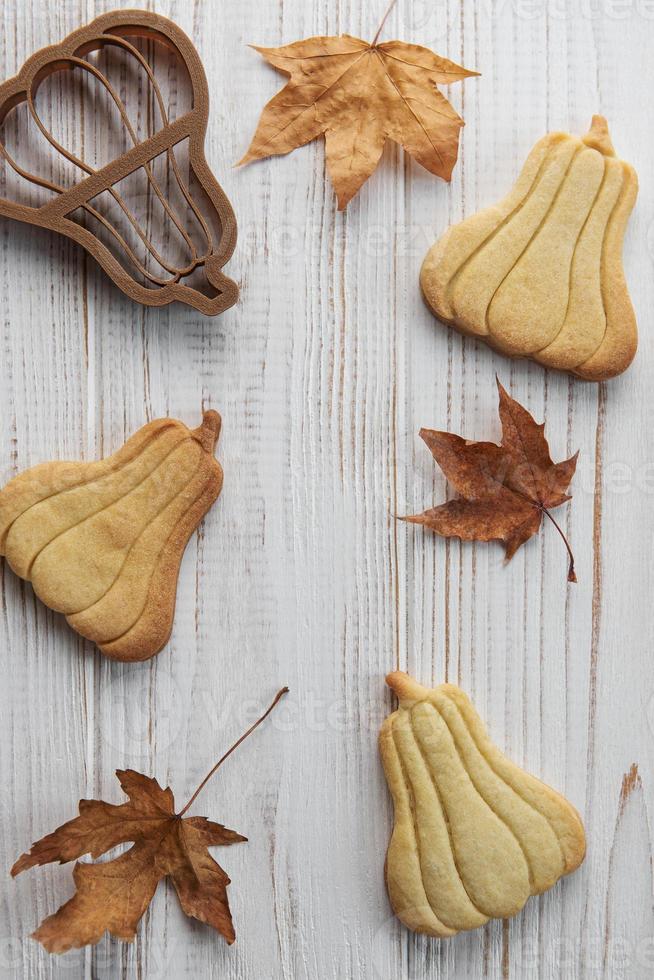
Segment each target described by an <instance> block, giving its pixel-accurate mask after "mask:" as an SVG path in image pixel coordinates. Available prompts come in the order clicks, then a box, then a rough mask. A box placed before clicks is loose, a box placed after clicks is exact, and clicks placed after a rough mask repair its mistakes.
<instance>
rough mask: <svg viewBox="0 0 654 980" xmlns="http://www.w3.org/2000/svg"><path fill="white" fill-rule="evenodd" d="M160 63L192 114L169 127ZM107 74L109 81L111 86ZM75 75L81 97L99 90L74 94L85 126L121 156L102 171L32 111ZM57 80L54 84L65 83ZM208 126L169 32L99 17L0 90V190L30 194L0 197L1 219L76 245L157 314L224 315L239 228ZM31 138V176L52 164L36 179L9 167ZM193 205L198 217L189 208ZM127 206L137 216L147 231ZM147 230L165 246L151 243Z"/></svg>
mask: <svg viewBox="0 0 654 980" xmlns="http://www.w3.org/2000/svg"><path fill="white" fill-rule="evenodd" d="M162 46H163V48H165V49H166V50H165V51H164V50H163V48H162ZM157 51H158V52H159V54H158V55H157V54H156V52H157ZM162 52H163V54H162ZM162 57H163V58H165V59H167V65H166V72H165V75H166V78H165V80H164V81H165V82H166V83H170V78H171V77H173V78H174V79H175V80H177V79H178V78H179V77H181V76H183V77H184V80H185V81H186V84H187V87H188V89H189V96H190V108H189V109H188V111H183V112H182V113H181V114H179V115H177V116H176V118H174V119H171V118H170V116H171V112H170V108H171V101H172V102H173V103H175V104H176V103H177V102H178V101H180V100H179V99H178V94H177V89H176V85H175V86H173V87H172V91H173V98H172V100H171V99H170V98H169V100H168V106H167V105H166V100H165V99H164V96H163V93H162V85H161V84H160V81H161V80H160V79H158V78H157V64H158V63H159V64H160V63H161V59H162ZM112 58H113V59H114V63H113V66H112V64H111V61H112ZM171 60H172V62H173V65H172V67H171V64H170V62H171ZM153 66H154V67H153ZM112 67H113V70H114V71H115V73H116V78H115V79H113V78H110V77H109V76H110V75H111V70H110V69H111V68H112ZM75 69H77V72H74V70H75ZM80 72H81V73H82V74H81V76H80V78H81V83H82V85H83V86H84V85H86V86H87V88H93V87H96V86H99V88H98V87H96V88H95V91H94V92H92V94H91V96H89V95H88V94H86V95H84V93H82V94H81V96H80V103H79V105H80V109H81V112H82V114H84V112H86V113H87V114H88V112H89V106H91V107H92V108H93V110H94V113H95V115H94V116H93V117H92V119H93V125H95V127H96V130H97V131H98V132H100V134H101V138H104V134H111V138H112V139H118V142H120V143H121V147H122V149H123V152H121V153H120V154H119V155H118V156H116V157H114V158H112V159H110V161H109V162H108V163H106V164H104V165H102V166H94V165H91V163H90V162H89V161H88V159H86V158H85V157H84V155H83V154H82V153H81V152H72V151H71V149H70V147H69V146H66V145H64V140H63V138H62V139H58V138H57V137H56V136H55V135H54V134H53V132H52V131H51V130H52V128H53V127H52V125H50V126H49V125H47V124H46V122H45V121H44V120H43V117H42V113H41V112H40V111H39V110H37V106H36V96H37V91H38V90H39V88H40V87H41V86H42V85H43V83H44V82H46V80H51V81H50V82H49V84H53V83H52V76H54V75H55V73H68V74H70V75H71V76H72V75H73V74H75V75H79V74H80ZM162 74H163V73H162ZM58 79H59V81H58V83H57V84H60V85H61V84H62V80H63V75H60V76H58ZM130 84H131V85H132V86H134V87H135V89H136V90H137V97H138V98H139V99H140V100H141V105H140V107H139V109H138V112H137V114H136V121H135V119H134V117H133V115H132V114H130V113H129V112H128V109H127V90H128V89H129V87H130ZM144 94H145V98H143V95H144ZM85 99H86V103H85ZM50 103H51V105H54V106H55V110H54V115H55V116H56V115H57V112H60V111H61V99H59V100H58V99H57V98H55V99H52V98H51V99H50ZM143 103H145V104H144V105H143ZM103 106H104V111H105V112H106V113H107V119H106V123H105V120H104V118H103V117H102V115H101V111H102V109H103ZM173 108H176V105H174V106H173ZM19 110H20V111H21V112H23V113H24V112H25V111H26V112H27V125H28V127H29V128H30V134H28V133H26V131H25V129H24V128H21V125H20V123H21V121H20V120H18V119H17V118H16V113H17V112H18V111H19ZM208 115H209V89H208V85H207V79H206V75H205V73H204V69H203V67H202V62H201V61H200V57H199V55H198V53H197V51H196V49H195V47H194V46H193V44H192V43H191V41H190V40H189V38H188V37H187V36H186V34H185V33H184V32H183V31H182V30H181V29H180V28H179V27H178V26H177V25H176V24H174V23H173V22H172V21H170V20H168V19H167V18H165V17H161V16H159V15H158V14H153V13H150V12H148V11H145V10H118V11H112V12H111V13H108V14H103V15H102V16H100V17H97V18H96V19H95V20H93V21H92V22H91V23H90V24H87V25H86V26H85V27H82V28H80V29H79V30H77V31H74V32H73V33H72V34H69V35H68V37H66V38H65V39H64V40H63V41H61V43H59V44H55V45H52V46H51V47H47V48H43V49H42V50H40V51H37V52H36V54H34V55H32V56H31V57H30V58H29V59H28V60H27V61H26V62H25V64H24V65H23V67H22V68H21V70H20V71H19V73H18V74H17V75H16V76H15V77H14V78H11V79H9V80H8V81H6V82H5V83H4V84H2V85H1V86H0V162H3V161H4V169H5V174H4V177H3V180H2V183H0V188H2V186H3V185H4V188H5V189H6V188H7V187H8V184H9V179H8V175H9V178H10V179H11V181H13V182H14V183H16V181H18V183H19V184H20V182H21V181H22V182H27V183H28V185H29V188H26V189H24V190H23V191H21V193H20V194H19V195H18V196H19V197H24V196H25V193H26V194H27V196H28V202H27V203H26V201H25V200H18V201H14V200H9V199H7V198H6V197H2V198H0V215H3V216H5V217H9V218H14V219H16V220H18V221H24V222H27V223H28V224H31V225H38V226H40V227H42V228H47V229H50V230H52V231H57V232H60V233H61V234H62V235H66V236H67V237H68V238H71V239H73V240H74V241H76V242H79V244H81V245H82V246H83V247H84V248H85V249H86V251H87V252H89V254H90V255H92V256H93V258H95V259H96V260H97V261H98V262H99V263H100V265H101V266H102V268H103V269H104V270H105V272H106V273H107V274H108V275H109V276H110V278H111V279H112V280H113V281H114V283H115V284H116V285H117V286H118V287H119V288H120V289H122V291H123V292H124V293H126V294H127V295H128V296H130V297H131V298H132V299H134V300H136V301H137V302H139V303H143V304H145V305H147V306H165V305H166V304H168V303H172V302H173V301H175V300H178V301H180V302H182V303H186V304H187V305H189V306H192V307H194V308H195V309H196V310H199V311H200V312H202V313H205V314H208V315H215V314H217V313H221V312H222V311H223V310H226V309H228V308H229V307H230V306H233V304H234V303H235V302H236V300H237V298H238V287H237V285H236V283H235V282H233V281H232V280H231V279H228V278H227V277H226V276H225V275H223V273H222V271H221V270H222V267H223V266H224V265H225V263H226V262H227V261H228V259H229V258H230V256H231V254H232V252H233V251H234V246H235V244H236V219H235V216H234V212H233V210H232V206H231V204H230V203H229V200H228V199H227V197H226V195H225V193H224V191H223V190H222V188H221V187H220V184H219V183H218V181H217V180H216V178H215V177H214V176H213V174H212V172H211V170H210V169H209V166H208V164H207V161H206V159H205V155H204V140H205V134H206V129H207V121H208ZM8 123H9V124H10V127H13V132H14V135H15V144H16V146H17V147H18V151H16V150H14V149H13V145H12V150H11V152H10V150H9V149H8V147H7V141H6V138H5V136H6V132H5V130H6V126H7V124H8ZM116 123H117V124H118V129H116ZM34 127H36V128H34ZM121 127H122V129H121ZM73 129H74V130H75V133H76V134H77V136H79V133H80V131H81V134H82V137H81V143H82V147H83V142H84V140H83V136H84V129H83V126H82V127H81V128H80V127H77V128H75V127H69V132H70V131H72V130H73ZM118 130H120V132H118ZM34 138H35V139H36V140H37V141H38V143H39V144H40V147H41V150H43V149H45V145H46V144H47V146H49V150H48V153H47V154H45V155H44V154H43V153H42V152H40V153H39V158H38V164H39V168H40V169H43V167H44V158H47V157H48V156H50V157H52V156H53V151H54V156H55V157H56V160H50V161H49V162H48V163H47V164H45V168H46V170H48V168H49V170H48V173H47V174H43V173H41V174H38V173H35V172H33V169H34V168H33V167H32V166H30V169H27V168H26V166H23V165H22V163H23V161H22V157H21V162H20V163H19V162H18V160H17V159H16V156H17V155H20V153H21V152H22V153H24V152H25V148H26V147H29V146H30V145H31V140H32V139H34ZM106 138H107V139H109V136H107V137H106ZM43 140H45V143H44V142H43ZM78 142H80V140H79V139H78ZM182 145H183V146H184V149H185V156H184V159H183V160H182V159H181V156H182V151H181V147H182ZM57 155H59V156H58V157H57ZM62 170H63V171H65V178H66V179H64V180H62V179H59V180H57V181H55V180H54V179H53V175H54V174H55V171H56V172H57V175H59V173H60V172H61V171H62ZM10 171H11V172H13V173H10ZM137 175H138V176H137ZM130 182H131V183H130ZM139 183H140V185H142V187H141V190H140V191H139V193H138V194H135V190H134V185H137V184H139ZM143 186H144V187H145V190H143ZM23 188H25V184H24V183H23ZM130 193H131V199H130ZM44 196H45V200H43V197H44ZM35 197H38V198H39V202H38V203H37V204H34V203H33V199H34V198H35ZM198 197H199V198H201V200H202V201H203V203H204V207H201V206H200V205H199V204H198V200H197V198H198ZM130 201H135V202H136V204H138V205H145V209H146V216H145V220H142V219H140V217H139V215H137V214H136V213H135V210H134V208H133V206H132V204H131V203H130ZM155 224H156V225H157V228H158V230H159V231H160V237H161V240H162V243H163V245H159V244H157V242H156V237H157V236H156V235H155V234H154V233H153V227H154V225H155ZM163 246H171V247H172V250H173V251H174V252H175V255H174V257H173V258H171V257H169V256H168V255H166V254H164V252H165V251H166V250H165V248H164V247H163ZM169 250H170V249H169ZM139 253H140V254H139ZM202 270H203V271H204V276H202V275H201V273H202ZM198 279H201V280H202V281H201V282H198Z"/></svg>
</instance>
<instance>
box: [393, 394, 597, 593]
mask: <svg viewBox="0 0 654 980" xmlns="http://www.w3.org/2000/svg"><path fill="white" fill-rule="evenodd" d="M497 387H498V389H499V393H500V406H499V414H500V421H501V423H502V442H501V445H499V446H497V445H495V443H494V442H468V441H467V440H466V439H462V438H461V437H460V436H456V435H453V434H452V433H449V432H435V431H434V430H432V429H421V430H420V435H421V437H422V438H423V439H424V441H425V442H426V443H427V445H428V447H429V449H430V450H431V453H432V455H433V457H434V459H435V460H436V462H437V463H438V465H439V466H440V468H441V469H442V471H443V473H444V474H445V476H446V477H447V479H448V481H449V482H450V483H451V484H452V486H453V487H454V489H455V490H456V491H457V493H458V494H459V497H457V498H456V499H454V500H450V501H448V502H447V503H445V504H441V505H440V507H432V508H431V510H426V511H425V512H424V514H416V515H414V516H412V517H405V518H402V519H403V520H405V521H409V522H411V523H412V524H423V525H424V526H425V527H428V528H429V529H430V530H432V531H435V532H436V534H441V535H443V536H444V537H456V538H463V539H465V540H475V541H492V540H498V541H502V542H503V544H504V546H505V549H506V557H507V560H509V559H510V558H512V557H513V555H514V554H515V553H516V551H517V550H518V548H519V547H520V545H522V544H524V543H525V541H528V540H529V538H530V537H531V536H532V535H534V534H535V533H536V531H537V530H538V529H539V527H540V525H541V521H542V518H543V514H545V515H546V516H547V517H548V518H549V519H550V521H551V522H552V524H554V526H555V527H556V529H557V531H558V532H559V534H560V535H561V537H562V538H563V541H564V542H565V546H566V548H567V550H568V556H569V566H568V581H570V582H576V581H577V579H576V576H575V570H574V557H573V555H572V551H571V549H570V545H569V544H568V541H567V539H566V537H565V535H564V533H563V531H562V530H561V528H560V527H559V525H558V524H557V522H556V521H555V520H554V518H553V517H552V515H551V514H550V509H551V508H553V507H558V506H560V505H561V504H563V503H565V502H566V501H567V500H570V495H569V494H568V493H567V489H568V486H569V485H570V481H571V480H572V477H573V475H574V472H575V468H576V466H577V456H578V453H575V455H574V456H572V457H571V458H570V459H567V460H566V461H565V462H564V463H554V462H552V458H551V456H550V451H549V446H548V444H547V440H546V438H545V435H544V429H545V425H544V424H543V425H537V424H536V422H535V421H534V419H533V418H532V416H531V415H530V414H529V412H528V411H527V410H526V409H525V408H523V407H522V405H520V404H519V403H518V402H517V401H515V399H513V398H511V396H510V395H509V394H508V393H507V392H506V391H505V389H504V388H503V387H502V385H501V384H500V382H499V381H498V382H497Z"/></svg>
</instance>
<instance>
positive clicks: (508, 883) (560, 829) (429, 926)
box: [380, 672, 585, 937]
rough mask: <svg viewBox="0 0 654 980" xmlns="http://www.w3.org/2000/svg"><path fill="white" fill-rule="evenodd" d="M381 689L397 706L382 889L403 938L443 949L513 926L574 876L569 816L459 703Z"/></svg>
mask: <svg viewBox="0 0 654 980" xmlns="http://www.w3.org/2000/svg"><path fill="white" fill-rule="evenodd" d="M386 680H387V683H388V684H389V685H390V687H391V688H392V689H393V691H394V692H395V693H396V694H397V696H398V698H399V699H400V707H399V709H398V710H397V711H395V712H394V713H393V714H392V715H390V716H389V717H388V718H387V719H386V721H385V722H384V724H383V726H382V730H381V735H380V749H381V755H382V761H383V764H384V770H385V772H386V779H387V781H388V785H389V788H390V790H391V793H392V795H393V803H394V808H395V825H394V827H393V834H392V837H391V841H390V844H389V847H388V853H387V856H386V884H387V887H388V894H389V898H390V901H391V905H392V906H393V910H394V912H395V914H396V915H397V916H398V918H399V919H401V920H402V922H403V923H404V924H405V925H406V926H408V927H409V928H410V929H414V930H415V931H416V932H424V933H427V934H428V935H430V936H438V937H446V936H453V935H455V934H456V933H457V932H460V931H461V930H463V929H474V928H476V927H477V926H481V925H484V923H485V922H487V921H488V920H489V919H491V918H506V917H507V916H512V915H516V913H518V912H519V911H520V909H521V908H522V907H523V905H524V904H525V902H526V901H527V899H528V898H529V896H530V895H538V894H540V893H541V892H543V891H545V890H546V889H548V888H551V887H552V885H554V884H555V882H556V881H558V879H559V878H560V877H561V876H562V875H566V874H569V873H570V872H571V871H574V870H575V868H577V867H579V865H580V864H581V862H582V861H583V858H584V853H585V837H584V829H583V826H582V823H581V820H580V819H579V815H578V814H577V811H576V810H575V809H574V807H572V806H571V805H570V804H569V803H568V802H567V800H565V799H564V798H563V797H562V796H559V794H558V793H556V792H554V790H552V789H550V788H549V786H546V785H545V784H544V783H541V782H540V781H539V780H538V779H535V778H534V777H533V776H530V775H529V774H528V773H526V772H524V771H523V770H522V769H520V768H519V767H518V766H516V765H515V764H514V763H512V762H510V761H509V760H508V759H507V758H506V757H505V756H504V755H502V753H501V752H500V751H499V750H498V749H497V748H496V747H495V745H493V743H492V742H491V740H490V739H489V737H488V735H487V733H486V730H485V728H484V726H483V724H482V722H481V720H480V718H479V716H478V714H477V712H476V711H475V709H474V708H473V706H472V704H471V703H470V701H469V700H468V698H467V697H466V695H465V694H464V693H463V691H461V690H460V689H459V688H458V687H454V686H452V685H451V684H441V685H440V687H436V688H434V689H432V690H428V689H427V688H424V687H422V686H421V685H420V684H418V683H417V682H416V681H414V680H412V679H411V678H410V677H409V676H408V675H407V674H404V673H401V672H397V673H394V674H389V676H388V677H387V679H386Z"/></svg>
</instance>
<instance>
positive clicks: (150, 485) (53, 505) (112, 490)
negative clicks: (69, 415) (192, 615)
mask: <svg viewBox="0 0 654 980" xmlns="http://www.w3.org/2000/svg"><path fill="white" fill-rule="evenodd" d="M219 432H220V416H219V415H218V413H217V412H213V411H209V412H206V413H205V415H204V421H203V423H202V425H201V426H200V428H199V429H194V430H190V429H188V428H187V427H186V426H185V425H184V424H183V423H182V422H177V421H175V420H174V419H159V420H157V421H155V422H150V423H149V424H148V425H146V426H144V427H143V428H142V429H140V430H139V431H138V432H137V433H136V435H134V436H132V438H131V439H130V440H129V441H128V442H127V443H125V445H124V446H123V448H122V449H120V450H119V451H118V452H117V453H115V455H113V456H110V457H109V458H108V459H104V460H101V461H99V462H96V463H45V464H43V465H41V466H36V467H34V468H33V469H31V470H27V471H26V472H25V473H21V474H20V475H19V476H17V477H16V478H15V479H13V480H12V481H11V482H10V483H8V484H7V486H6V487H5V488H4V489H3V490H2V491H1V492H0V554H2V555H4V556H5V557H6V559H7V561H8V563H9V565H10V566H11V568H12V569H13V570H14V572H15V573H16V574H17V575H19V576H20V577H21V578H23V579H27V580H28V581H30V582H31V583H32V585H33V587H34V591H35V592H36V594H37V595H38V597H39V598H40V599H41V600H42V601H43V602H44V603H45V604H46V605H47V606H49V607H50V608H51V609H54V610H55V611H56V612H60V613H63V614H64V615H65V616H66V618H67V620H68V622H69V624H70V625H71V626H72V627H73V629H75V630H77V632H78V633H81V635H82V636H84V637H86V638H87V639H89V640H93V642H94V643H97V645H98V646H99V647H100V649H101V651H102V652H103V653H104V654H106V655H107V656H109V657H113V658H115V659H118V660H147V659H148V658H149V657H152V656H154V654H155V653H158V652H159V651H160V650H161V648H162V647H163V646H164V645H165V644H166V642H167V641H168V638H169V637H170V633H171V630H172V624H173V617H174V613H175V598H176V593H177V577H178V573H179V566H180V562H181V559H182V555H183V553H184V549H185V547H186V544H187V542H188V539H189V537H190V536H191V534H192V533H193V531H194V530H195V528H196V527H197V526H198V524H199V523H200V521H201V520H202V518H203V517H204V515H205V514H206V512H207V511H208V510H209V508H210V507H211V505H212V504H213V502H214V501H215V500H216V498H217V496H218V494H219V493H220V490H221V488H222V482H223V474H222V469H221V467H220V465H219V463H218V462H217V461H216V459H214V456H213V450H214V446H215V443H216V440H217V438H218V435H219Z"/></svg>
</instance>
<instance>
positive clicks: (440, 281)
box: [420, 116, 638, 381]
mask: <svg viewBox="0 0 654 980" xmlns="http://www.w3.org/2000/svg"><path fill="white" fill-rule="evenodd" d="M637 192H638V180H637V177H636V174H635V172H634V170H633V168H632V167H630V166H629V164H627V163H624V162H623V161H622V160H618V158H617V157H616V156H615V151H614V149H613V146H612V144H611V140H610V137H609V133H608V128H607V124H606V120H605V119H604V118H603V117H602V116H594V117H593V123H592V126H591V129H590V132H589V133H587V134H586V136H584V137H583V138H579V137H576V136H571V135H570V134H569V133H550V134H549V135H547V136H545V137H544V138H543V139H542V140H540V142H538V143H537V144H536V146H535V147H534V148H533V150H532V151H531V153H530V154H529V156H528V158H527V161H526V163H525V165H524V167H523V169H522V172H521V174H520V176H519V177H518V180H517V181H516V183H515V185H514V186H513V189H512V190H511V191H510V193H509V194H508V195H507V196H506V197H505V198H504V199H503V200H502V201H500V202H499V203H498V204H496V205H494V206H492V207H490V208H487V209H486V210H485V211H480V212H479V213H478V214H474V215H472V216H471V217H470V218H467V219H466V220H465V221H463V222H461V224H458V225H455V226H453V227H452V228H450V229H448V231H447V232H446V233H445V234H444V235H443V237H442V238H441V239H440V241H438V242H437V243H436V244H435V245H434V246H432V248H431V249H430V250H429V252H428V253H427V256H426V258H425V261H424V262H423V266H422V270H421V273H420V283H421V286H422V290H423V293H424V296H425V299H426V300H427V303H428V304H429V306H430V307H431V309H432V310H433V311H434V313H435V314H436V316H438V317H439V318H440V319H441V320H443V321H444V322H445V323H449V324H451V325H452V326H453V327H456V328H457V329H458V330H460V331H461V332H462V333H466V334H470V335H471V336H474V337H479V338H480V339H481V340H485V341H486V342H487V343H488V344H490V345H491V346H492V347H494V348H495V349H496V350H498V351H500V352H501V353H503V354H508V355H509V356H512V357H529V358H532V359H533V360H535V361H539V362H540V363H541V364H545V365H547V366H548V367H553V368H560V369H561V370H566V371H571V372H573V373H574V374H577V375H579V377H581V378H586V379H588V380H591V381H602V380H605V379H607V378H612V377H614V376H615V375H617V374H620V373H621V372H622V371H624V370H625V369H626V368H627V367H628V366H629V364H630V363H631V361H632V359H633V357H634V355H635V353H636V347H637V343H638V333H637V328H636V318H635V315H634V311H633V308H632V305H631V300H630V299H629V293H628V290H627V285H626V282H625V278H624V272H623V269H622V239H623V236H624V232H625V228H626V226H627V221H628V219H629V215H630V214H631V210H632V208H633V206H634V202H635V200H636V195H637Z"/></svg>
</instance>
